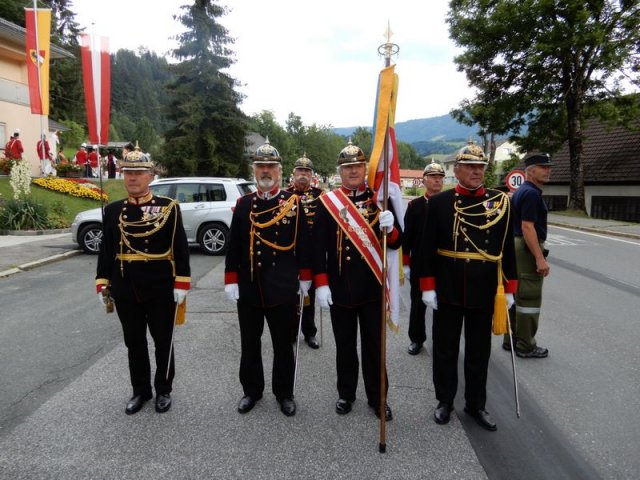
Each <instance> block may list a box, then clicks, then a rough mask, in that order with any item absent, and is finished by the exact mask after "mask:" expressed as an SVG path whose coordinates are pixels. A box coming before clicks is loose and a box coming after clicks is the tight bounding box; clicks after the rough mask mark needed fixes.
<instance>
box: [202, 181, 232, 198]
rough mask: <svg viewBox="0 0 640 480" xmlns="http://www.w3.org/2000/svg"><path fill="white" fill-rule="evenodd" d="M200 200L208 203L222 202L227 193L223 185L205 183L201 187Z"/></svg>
mask: <svg viewBox="0 0 640 480" xmlns="http://www.w3.org/2000/svg"><path fill="white" fill-rule="evenodd" d="M201 187H202V188H201V191H202V196H203V198H202V200H203V201H208V202H224V201H225V200H226V199H227V192H226V191H225V189H224V185H222V184H220V183H206V184H204V185H201Z"/></svg>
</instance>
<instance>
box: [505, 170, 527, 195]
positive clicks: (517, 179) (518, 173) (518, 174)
mask: <svg viewBox="0 0 640 480" xmlns="http://www.w3.org/2000/svg"><path fill="white" fill-rule="evenodd" d="M504 183H506V184H507V187H509V190H511V191H512V192H513V191H515V190H517V189H518V188H520V186H521V185H522V184H523V183H524V172H523V171H522V170H512V171H510V172H509V173H508V174H507V177H506V178H505V180H504Z"/></svg>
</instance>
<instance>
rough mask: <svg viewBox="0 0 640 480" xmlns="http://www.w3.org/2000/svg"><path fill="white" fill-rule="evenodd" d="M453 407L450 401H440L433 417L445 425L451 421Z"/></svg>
mask: <svg viewBox="0 0 640 480" xmlns="http://www.w3.org/2000/svg"><path fill="white" fill-rule="evenodd" d="M452 410H453V407H452V406H451V405H449V404H448V403H444V402H440V403H438V406H437V407H436V410H435V412H433V418H434V420H435V421H436V423H437V424H438V425H444V424H446V423H449V420H450V419H451V411H452Z"/></svg>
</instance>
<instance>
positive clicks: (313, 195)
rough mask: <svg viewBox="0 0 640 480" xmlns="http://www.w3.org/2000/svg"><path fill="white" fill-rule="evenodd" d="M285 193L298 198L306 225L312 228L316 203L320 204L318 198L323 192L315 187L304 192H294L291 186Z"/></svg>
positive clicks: (294, 189)
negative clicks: (305, 217) (305, 218)
mask: <svg viewBox="0 0 640 480" xmlns="http://www.w3.org/2000/svg"><path fill="white" fill-rule="evenodd" d="M287 191H288V192H291V193H295V194H296V195H298V197H300V208H302V209H303V210H304V213H305V215H306V216H307V223H308V224H309V226H310V227H312V226H313V221H314V220H315V216H316V208H317V207H318V203H320V200H318V197H320V195H322V194H323V193H324V190H322V189H321V188H317V187H309V188H307V189H306V190H305V191H302V190H296V188H295V187H293V186H292V187H289V188H288V189H287Z"/></svg>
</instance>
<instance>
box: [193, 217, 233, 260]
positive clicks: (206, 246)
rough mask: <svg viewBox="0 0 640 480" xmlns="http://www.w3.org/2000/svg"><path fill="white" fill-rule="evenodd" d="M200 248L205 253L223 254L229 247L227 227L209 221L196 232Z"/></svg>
mask: <svg viewBox="0 0 640 480" xmlns="http://www.w3.org/2000/svg"><path fill="white" fill-rule="evenodd" d="M198 243H199V244H200V249H201V250H202V251H203V252H204V253H206V254H207V255H224V254H225V253H226V252H227V248H228V247H229V229H228V228H227V227H225V226H224V225H222V224H220V223H209V224H207V225H204V226H203V227H201V228H200V231H199V232H198Z"/></svg>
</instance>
